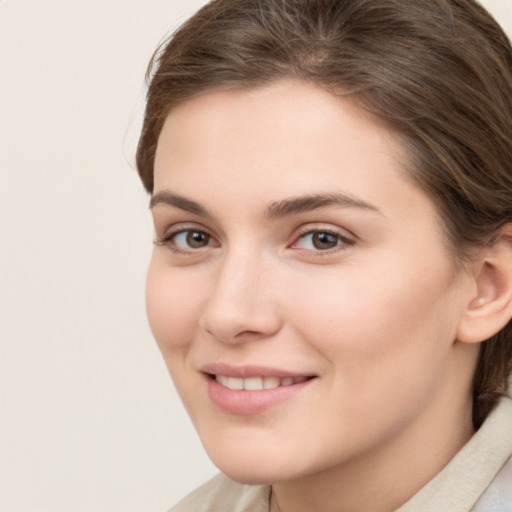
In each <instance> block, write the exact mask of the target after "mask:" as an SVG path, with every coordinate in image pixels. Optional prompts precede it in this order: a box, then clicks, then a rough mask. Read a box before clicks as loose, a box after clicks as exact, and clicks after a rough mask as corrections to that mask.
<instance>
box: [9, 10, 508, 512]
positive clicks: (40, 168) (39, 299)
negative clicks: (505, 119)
mask: <svg viewBox="0 0 512 512" xmlns="http://www.w3.org/2000/svg"><path fill="white" fill-rule="evenodd" d="M203 3H204V1H203V0H187V1H185V0H145V1H144V0H139V1H135V0H102V1H100V0H96V1H94V0H89V1H87V0H68V1H64V0H61V1H58V0H33V1H29V0H0V510H2V511H3V512H43V511H44V512H86V511H87V512H103V511H104V512H121V511H122V512H130V511H134V512H135V511H136V512H145V511H147V512H158V511H161V510H164V509H165V508H166V507H167V506H169V505H171V504H172V503H174V502H175V501H177V500H178V498H180V497H181V496H183V495H184V494H186V493H187V492H188V491H189V490H191V489H192V488H193V487H195V486H196V485H198V484H199V483H201V482H202V481H204V480H206V479H207V478H208V477H209V476H210V475H212V474H213V473H214V471H215V469H214V467H213V466H212V465H211V463H210V462H209V461H208V460H207V458H206V456H205V455H204V454H203V452H202V449H201V447H200V444H199V441H198V439H197V437H196V435H195V433H194V432H193V429H192V427H191V424H190V422H189V420H188V419H187V417H186V415H185V413H184V411H183V409H182V407H181V405H180V403H179V400H178V398H177V396H176V394H175V392H174V390H173V388H172V385H171V383H170V380H169V378H168V376H167V373H166V370H165V368H164V365H163V362H162V361H161V359H160V355H159V353H158V351H157V349H156V346H155V344H154V342H153V340H152V337H151V334H150V332H149V329H148V327H147V323H146V318H145V312H144V274H145V268H146V265H147V261H148V258H149V254H150V250H151V236H152V229H151V223H150V218H149V214H148V211H147V197H146V195H145V193H144V192H143V191H142V187H141V185H140V184H139V182H138V178H137V176H136V172H135V170H134V169H133V153H134V149H135V145H136V140H137V130H138V128H139V123H140V107H141V103H142V98H143V76H144V72H145V68H146V64H147V62H148V60H149V57H150V56H151V54H152V51H153V49H154V48H155V46H156V44H157V43H158V41H159V40H160V39H161V37H162V36H163V35H164V34H165V33H166V32H167V31H168V30H169V29H171V28H173V27H175V26H176V25H177V23H179V22H180V21H183V20H184V19H185V18H186V16H187V15H189V14H190V13H192V12H193V11H194V10H195V9H197V8H198V7H199V6H200V5H201V4H203ZM484 4H485V5H486V6H487V7H489V8H490V9H491V10H492V11H493V12H494V13H495V14H496V15H497V17H498V19H499V20H500V21H501V23H502V25H503V26H505V27H506V28H507V30H508V31H509V33H512V0H487V1H485V2H484Z"/></svg>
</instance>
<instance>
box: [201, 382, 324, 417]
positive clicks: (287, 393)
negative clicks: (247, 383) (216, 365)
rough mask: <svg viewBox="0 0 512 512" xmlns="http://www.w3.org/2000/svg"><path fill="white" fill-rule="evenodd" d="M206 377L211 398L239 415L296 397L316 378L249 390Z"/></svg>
mask: <svg viewBox="0 0 512 512" xmlns="http://www.w3.org/2000/svg"><path fill="white" fill-rule="evenodd" d="M206 379H207V381H208V395H209V397H210V400H211V401H212V402H213V403H214V404H215V405H216V406H217V407H219V408H220V409H222V410H223V411H225V412H228V413H230V414H239V415H251V414H259V413H262V412H264V411H266V410H267V409H270V408H271V407H274V406H276V405H279V404H281V403H282V402H285V401H287V400H290V399H291V398H293V397H295V396H296V395H297V394H298V393H300V392H302V391H303V390H304V389H305V388H306V387H308V386H309V385H310V384H311V383H312V382H313V380H315V379H308V380H306V381H304V382H299V383H297V384H291V385H289V386H279V387H277V388H273V389H261V390H258V391H247V390H245V389H242V390H238V389H229V388H227V387H225V386H222V385H221V384H219V383H218V382H217V381H216V380H215V379H213V378H212V377H210V376H209V375H207V376H206Z"/></svg>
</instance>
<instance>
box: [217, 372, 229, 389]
mask: <svg viewBox="0 0 512 512" xmlns="http://www.w3.org/2000/svg"><path fill="white" fill-rule="evenodd" d="M215 380H216V381H217V382H218V383H219V384H222V385H223V386H224V387H226V388H227V387H228V378H227V377H226V376H224V375H216V376H215Z"/></svg>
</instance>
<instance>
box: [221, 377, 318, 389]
mask: <svg viewBox="0 0 512 512" xmlns="http://www.w3.org/2000/svg"><path fill="white" fill-rule="evenodd" d="M215 380H216V381H217V382H218V383H219V384H220V385H221V386H224V387H225V388H228V389H232V390H243V389H245V390H247V391H261V390H263V389H275V388H278V387H281V386H292V385H293V384H299V383H301V382H304V381H306V380H308V377H303V376H301V377H282V378H281V377H248V378H245V379H244V378H239V377H227V376H225V375H215Z"/></svg>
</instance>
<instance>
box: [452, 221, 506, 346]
mask: <svg viewBox="0 0 512 512" xmlns="http://www.w3.org/2000/svg"><path fill="white" fill-rule="evenodd" d="M474 279H475V284H476V286H475V287H473V289H474V290H476V292H474V293H473V296H472V297H470V300H469V303H468V305H467V307H466V310H465V311H464V314H463V317H462V319H461V322H460V324H459V328H458V331H457V339H458V340H459V341H462V342H465V343H479V342H481V341H485V340H486V339H488V338H490V337H491V336H493V335H494V334H496V333H497V332H499V331H500V330H501V329H503V327H505V325H507V323H508V322H509V320H510V319H511V318H512V224H507V225H506V226H505V227H503V228H502V229H501V230H500V231H499V233H498V235H497V236H496V237H495V238H494V242H493V243H492V245H489V246H488V247H485V248H484V249H482V253H481V255H480V258H479V259H478V264H477V266H476V268H475V269H474Z"/></svg>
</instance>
